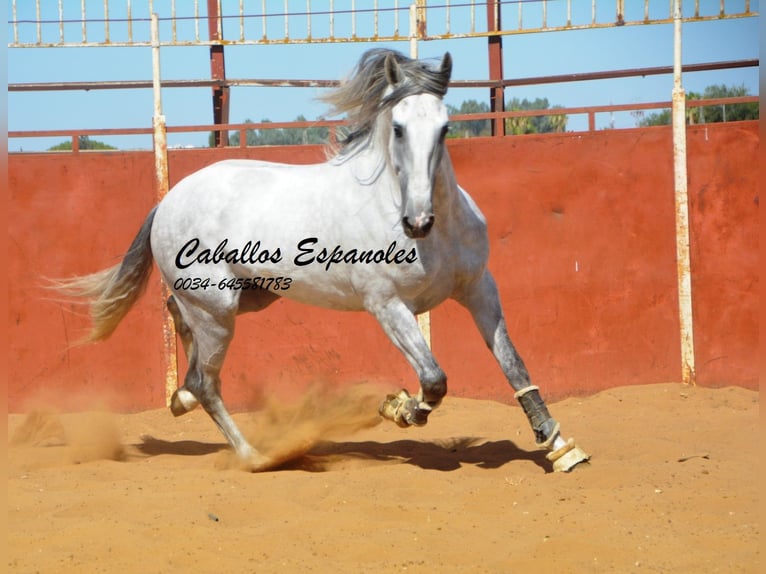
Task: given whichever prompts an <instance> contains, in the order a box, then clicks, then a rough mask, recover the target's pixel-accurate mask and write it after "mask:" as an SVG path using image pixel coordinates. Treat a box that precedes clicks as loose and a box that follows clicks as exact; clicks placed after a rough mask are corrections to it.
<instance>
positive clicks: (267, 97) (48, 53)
mask: <svg viewBox="0 0 766 574" xmlns="http://www.w3.org/2000/svg"><path fill="white" fill-rule="evenodd" d="M115 1H116V0H115ZM319 2H321V0H315V1H314V2H313V5H314V6H316V5H317V3H319ZM162 3H163V2H161V1H160V0H155V7H158V6H159V5H160V4H162ZM164 3H167V2H164ZM341 3H342V2H340V0H336V8H337V7H338V5H340V4H341ZM436 3H437V2H430V4H432V5H433V4H436ZM20 4H21V3H20ZM76 4H77V5H78V6H79V2H76ZM95 4H101V5H102V4H103V3H98V2H96V3H95ZM135 4H138V3H135ZM179 4H180V3H179ZM202 4H204V2H203V3H202ZM257 4H259V5H260V3H257ZM280 4H281V3H280ZM361 4H363V3H361V2H357V6H359V5H361ZM381 4H383V2H381ZM453 4H457V3H455V2H453ZM529 4H530V5H529V6H526V5H525V6H524V10H525V11H526V12H525V13H524V18H525V20H524V22H525V25H532V24H533V23H534V19H535V18H539V17H540V13H539V7H538V6H537V4H539V3H535V2H530V3H529ZM574 4H575V6H576V7H583V6H587V10H586V13H585V14H584V15H583V14H579V13H575V14H574V17H575V18H577V17H584V18H586V19H587V18H588V17H589V10H590V2H584V1H582V2H579V3H578V2H575V3H574ZM603 4H607V5H608V8H609V9H610V10H613V8H614V2H610V3H602V5H603ZM626 4H628V6H631V5H632V4H633V5H635V4H636V3H635V2H633V1H632V0H627V2H626ZM687 4H688V2H687ZM738 4H742V1H739V2H738V1H736V0H735V1H734V2H732V1H730V0H729V1H727V6H731V8H729V9H736V8H737V6H738ZM653 5H655V6H656V5H661V7H662V10H664V11H665V12H667V6H668V2H667V0H662V1H660V2H653ZM701 5H702V6H703V8H704V9H707V10H710V9H715V10H717V7H718V5H719V0H701ZM54 6H55V5H54ZM303 6H304V7H305V3H304V4H303ZM549 6H553V7H554V8H555V7H556V2H550V3H549ZM562 6H564V3H563V2H562V3H560V5H559V8H560V7H562ZM554 8H551V10H550V13H549V21H550V19H555V18H556V17H561V14H560V13H558V15H557V12H556V11H555V10H554ZM315 9H316V8H315ZM751 9H753V10H756V11H757V10H758V9H759V2H758V0H751ZM653 10H654V8H653ZM7 14H8V17H9V18H10V16H11V9H10V2H8V8H7ZM89 15H90V13H89ZM22 17H23V15H22V14H20V15H19V18H22ZM514 17H515V13H514ZM437 20H438V18H437V17H435V18H434V19H433V21H429V30H434V29H438V28H439V27H440V23H439V22H438V21H437ZM479 20H481V18H479ZM508 20H510V18H506V17H505V16H504V24H505V26H506V27H509V26H510V25H512V24H513V23H515V22H513V21H510V22H509V21H508ZM276 24H278V25H281V23H279V22H277V23H276ZM322 25H323V23H322V22H321V21H320V22H319V23H313V24H312V26H313V32H314V34H315V35H318V34H320V33H321V32H322V30H321V27H322ZM364 25H366V24H365V23H364V22H362V23H361V24H360V26H362V27H363V26H364ZM467 25H468V23H467V21H466V17H465V16H464V15H461V14H455V15H453V21H452V30H453V31H460V29H461V27H467ZM342 26H343V22H342V20H341V19H340V18H339V19H338V22H337V23H336V33H342V32H339V31H338V30H339V28H341V27H342ZM94 28H95V30H93V29H94ZM275 28H278V26H275ZM400 28H403V29H405V30H406V22H404V23H400ZM759 28H760V26H759V22H758V18H744V19H732V20H723V21H714V22H699V23H690V24H686V25H684V29H683V40H684V43H683V61H684V63H685V64H691V63H703V62H714V61H721V60H737V59H745V58H757V57H758V56H759V39H758V31H759ZM163 33H167V30H163ZM203 33H204V32H203ZM226 33H227V34H228V33H229V32H228V30H227V31H226ZM235 33H236V32H235ZM275 33H278V31H277V32H275ZM300 33H301V30H300V29H299V27H298V26H296V25H293V29H292V30H291V34H300ZM7 34H8V40H9V41H10V40H11V39H12V33H11V32H10V31H9V32H7ZM90 34H91V35H97V34H98V27H97V26H95V25H91V32H90ZM486 44H487V41H486V39H484V38H475V39H455V40H448V41H427V42H420V44H419V53H420V56H421V57H424V58H430V57H441V55H443V53H444V52H445V51H450V52H451V53H452V55H453V58H454V69H453V79H455V80H468V79H486V78H487V77H488V62H487V49H486ZM378 45H382V46H387V47H392V48H395V49H398V50H401V51H403V52H405V53H407V51H408V49H409V46H408V44H407V42H393V43H388V44H378ZM503 46H504V73H505V77H506V78H516V77H531V76H545V75H552V74H566V73H584V72H590V71H602V70H619V69H625V68H637V67H649V66H667V65H672V62H673V28H672V26H671V25H664V24H663V25H648V26H625V27H620V28H607V29H598V30H573V31H565V32H545V33H536V34H520V35H511V36H505V37H504V38H503ZM370 47H371V44H369V43H356V44H309V45H270V46H227V47H226V72H227V76H228V77H229V78H265V79H271V78H302V79H340V78H342V77H343V76H344V75H346V74H347V73H348V72H349V71H350V69H351V68H352V67H353V65H354V64H355V63H356V61H357V60H358V58H359V56H360V55H361V53H362V52H363V51H364V50H366V49H368V48H370ZM208 54H209V49H208V48H207V47H167V48H163V49H162V51H161V61H162V76H163V79H206V78H209V77H210V69H209V56H208ZM7 70H8V83H17V82H19V83H20V82H51V81H98V80H149V79H151V73H152V69H151V51H150V49H149V48H139V47H126V48H119V47H107V48H16V49H8V50H7ZM710 84H726V85H737V86H739V85H744V86H745V87H746V88H748V89H749V90H750V93H751V94H758V70H757V69H754V68H746V69H739V70H729V71H715V72H701V73H694V74H686V75H685V76H684V87H685V88H686V90H687V91H697V92H701V91H703V90H704V88H705V87H706V86H708V85H710ZM671 89H672V77H671V76H669V75H667V76H665V75H663V76H650V77H646V78H629V79H622V80H608V81H594V82H577V83H566V84H547V85H540V86H529V87H522V88H513V89H507V90H506V99H509V98H511V97H517V98H530V99H534V98H537V97H546V98H548V100H549V101H550V103H551V104H552V105H561V106H565V107H574V106H585V105H600V104H612V103H613V104H626V103H636V102H651V101H667V100H669V99H670V96H671ZM320 93H321V90H319V89H314V88H252V87H235V88H232V93H231V108H230V110H231V111H230V120H231V122H232V123H237V122H242V121H244V120H246V119H252V120H254V121H259V120H261V119H264V118H268V119H270V120H273V121H287V120H292V119H295V118H296V116H298V115H299V114H302V115H304V116H306V117H307V118H308V119H315V118H318V117H321V116H322V115H323V114H324V112H325V106H324V105H323V104H322V103H321V102H318V101H317V100H316V98H317V96H318V95H320ZM162 97H163V107H164V113H165V116H166V119H167V123H168V125H192V124H194V125H196V124H208V123H212V107H211V96H210V89H209V88H166V89H164V90H163V93H162ZM466 99H477V100H483V101H487V100H488V90H486V89H453V90H451V91H450V92H449V93H448V94H447V97H446V100H447V102H448V103H451V104H454V105H459V104H460V102H461V101H463V100H466ZM7 102H8V117H7V120H8V129H9V130H43V129H77V128H131V127H150V126H151V117H152V113H153V106H152V93H151V90H92V91H89V92H84V91H75V92H11V93H8V97H7ZM612 121H613V122H614V123H615V125H617V126H618V127H631V126H633V125H635V118H634V117H632V116H631V115H630V114H627V113H624V114H619V115H616V116H613V117H610V116H608V115H604V116H602V117H599V118H598V119H597V127H598V128H602V127H606V126H607V125H609V123H610V122H612ZM584 122H585V119H584V118H582V117H580V118H574V117H573V118H570V127H571V128H580V127H582V126H583V125H584ZM62 139H63V138H53V139H49V138H39V139H24V140H10V141H9V142H8V150H9V151H17V150H19V149H20V148H21V149H24V150H26V151H32V150H43V149H47V148H48V147H50V146H51V145H53V144H55V143H58V142H59V141H62ZM97 139H102V140H103V141H107V142H109V143H111V144H113V145H116V146H118V147H120V148H132V147H147V146H148V145H149V144H148V143H147V141H148V138H144V137H124V138H119V137H117V138H115V137H103V138H97ZM206 142H207V134H206V133H197V134H171V136H170V139H169V143H170V145H172V146H184V145H198V146H202V145H206Z"/></svg>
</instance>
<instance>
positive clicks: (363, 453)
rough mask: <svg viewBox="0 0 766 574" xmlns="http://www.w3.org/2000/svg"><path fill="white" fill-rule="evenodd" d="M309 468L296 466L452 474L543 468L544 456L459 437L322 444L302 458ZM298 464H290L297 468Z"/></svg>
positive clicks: (512, 446)
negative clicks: (390, 466) (364, 463)
mask: <svg viewBox="0 0 766 574" xmlns="http://www.w3.org/2000/svg"><path fill="white" fill-rule="evenodd" d="M304 458H307V459H309V460H308V461H304V462H309V464H304V465H303V466H298V468H302V469H304V470H313V469H312V468H311V467H312V465H311V464H310V463H312V462H313V463H316V464H317V465H318V467H319V470H322V467H323V466H325V465H323V464H322V463H323V459H324V460H327V459H330V460H333V459H334V460H337V459H339V458H347V459H348V458H356V459H362V460H370V461H376V462H399V463H401V464H410V465H413V466H417V467H419V468H422V469H425V470H439V471H444V472H447V471H454V470H457V469H459V468H460V467H461V466H463V465H466V464H469V465H474V466H476V467H478V468H483V469H495V468H500V467H501V466H503V465H505V464H507V463H509V462H511V461H514V460H529V461H532V462H534V463H535V464H537V465H538V466H540V467H541V468H544V469H545V468H547V465H546V463H545V453H544V452H541V451H534V452H529V451H526V450H522V449H520V448H519V447H518V446H516V445H515V444H514V443H513V442H512V441H510V440H498V441H487V442H482V439H479V438H472V437H460V438H453V439H449V440H441V441H420V440H409V439H405V440H396V441H393V442H385V443H383V442H376V441H363V442H350V441H349V442H322V443H319V444H318V445H316V446H315V447H314V448H313V449H312V450H311V451H309V453H307V455H306V456H305V457H304ZM300 463H301V461H300V460H296V461H293V464H299V465H300Z"/></svg>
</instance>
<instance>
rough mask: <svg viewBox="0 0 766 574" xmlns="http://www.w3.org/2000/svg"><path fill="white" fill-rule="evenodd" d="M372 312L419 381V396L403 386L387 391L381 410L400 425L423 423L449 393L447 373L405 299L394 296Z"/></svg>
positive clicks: (385, 415)
mask: <svg viewBox="0 0 766 574" xmlns="http://www.w3.org/2000/svg"><path fill="white" fill-rule="evenodd" d="M370 312H371V313H372V314H373V315H374V316H375V318H376V319H377V320H378V322H379V323H380V325H381V326H382V327H383V330H384V331H385V333H386V335H388V338H389V339H391V342H393V344H394V345H396V347H397V348H398V349H399V350H400V351H401V352H402V354H404V356H405V357H406V358H407V360H408V361H409V363H410V365H412V368H413V369H415V372H416V373H417V375H418V379H419V381H420V391H419V392H418V394H417V396H411V395H410V394H409V393H408V392H407V391H406V390H404V389H403V390H401V391H400V392H399V393H397V394H392V395H388V396H387V397H386V399H385V401H383V403H382V404H381V405H380V409H379V411H380V414H381V416H383V417H384V418H387V419H390V420H392V421H394V422H395V423H396V424H398V425H399V426H401V427H407V426H410V425H424V424H426V422H428V415H429V414H430V413H431V410H432V409H434V408H435V407H437V406H438V405H439V403H440V402H441V400H442V398H443V397H444V395H446V394H447V376H446V375H445V374H444V371H442V370H441V367H439V365H438V364H437V363H436V360H435V359H434V356H433V354H432V353H431V349H429V348H428V344H427V343H426V341H425V339H424V338H423V335H422V334H421V332H420V329H419V328H418V322H417V320H416V319H415V316H414V315H413V314H412V312H411V311H410V310H409V309H408V308H407V306H406V305H405V304H404V303H403V302H402V301H400V300H391V301H389V302H387V303H385V304H383V305H378V306H375V307H374V308H372V309H371V310H370Z"/></svg>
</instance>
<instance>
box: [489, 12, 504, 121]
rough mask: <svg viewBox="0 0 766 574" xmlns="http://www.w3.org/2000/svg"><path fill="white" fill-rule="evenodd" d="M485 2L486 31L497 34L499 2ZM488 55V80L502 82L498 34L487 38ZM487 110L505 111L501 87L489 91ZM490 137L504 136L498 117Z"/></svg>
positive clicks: (499, 37)
mask: <svg viewBox="0 0 766 574" xmlns="http://www.w3.org/2000/svg"><path fill="white" fill-rule="evenodd" d="M486 1H487V30H488V31H489V32H490V33H491V32H498V31H500V30H501V27H500V26H501V24H500V0H486ZM487 41H488V46H487V50H488V53H489V79H490V80H497V81H502V79H503V37H502V36H501V35H500V34H496V35H492V34H490V35H489V36H488V37H487ZM489 90H490V92H489V110H490V111H491V112H502V111H503V110H504V109H505V91H504V89H503V86H502V85H498V86H496V87H494V88H490V89H489ZM492 135H493V136H504V135H505V120H504V119H503V118H500V117H496V118H493V119H492Z"/></svg>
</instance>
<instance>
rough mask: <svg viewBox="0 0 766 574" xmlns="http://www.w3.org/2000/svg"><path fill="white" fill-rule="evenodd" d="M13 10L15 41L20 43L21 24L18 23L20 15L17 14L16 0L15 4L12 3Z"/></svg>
mask: <svg viewBox="0 0 766 574" xmlns="http://www.w3.org/2000/svg"><path fill="white" fill-rule="evenodd" d="M11 11H12V12H13V43H14V44H18V43H19V24H18V15H17V14H16V0H13V4H12V5H11Z"/></svg>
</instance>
